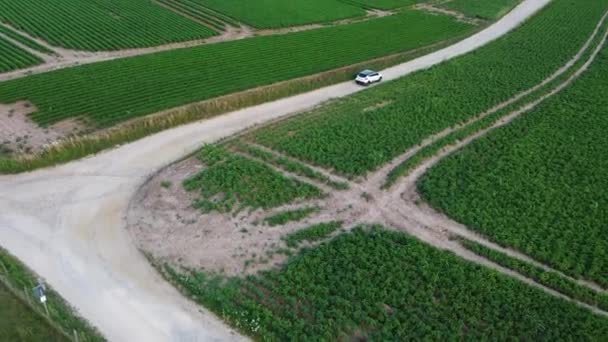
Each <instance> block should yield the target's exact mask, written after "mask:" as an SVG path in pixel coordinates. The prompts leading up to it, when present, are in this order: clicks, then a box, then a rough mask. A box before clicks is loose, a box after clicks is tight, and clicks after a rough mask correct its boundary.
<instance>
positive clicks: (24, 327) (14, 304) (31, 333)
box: [0, 282, 70, 342]
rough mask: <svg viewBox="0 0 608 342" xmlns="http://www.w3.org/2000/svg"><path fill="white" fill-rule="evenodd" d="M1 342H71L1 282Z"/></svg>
mask: <svg viewBox="0 0 608 342" xmlns="http://www.w3.org/2000/svg"><path fill="white" fill-rule="evenodd" d="M0 317H2V319H0V341H10V342H12V341H44V342H55V341H69V340H70V339H69V338H68V337H66V336H65V335H64V334H62V333H61V332H58V331H56V330H55V329H54V328H53V327H52V326H51V325H49V323H48V322H47V320H45V319H44V317H43V316H40V315H39V314H37V313H35V312H32V309H31V308H30V306H29V305H28V304H27V303H26V302H25V301H24V300H22V299H21V298H20V297H18V296H16V295H15V294H14V293H13V291H11V290H9V289H8V288H7V287H6V286H4V285H3V283H2V282H0Z"/></svg>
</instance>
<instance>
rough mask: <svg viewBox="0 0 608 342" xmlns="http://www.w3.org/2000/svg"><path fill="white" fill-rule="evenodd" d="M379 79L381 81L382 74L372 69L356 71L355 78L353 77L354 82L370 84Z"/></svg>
mask: <svg viewBox="0 0 608 342" xmlns="http://www.w3.org/2000/svg"><path fill="white" fill-rule="evenodd" d="M380 81H382V75H381V74H380V73H379V72H377V71H373V70H363V71H361V72H360V73H358V74H357V78H355V82H357V83H358V84H361V85H370V84H372V83H376V82H380Z"/></svg>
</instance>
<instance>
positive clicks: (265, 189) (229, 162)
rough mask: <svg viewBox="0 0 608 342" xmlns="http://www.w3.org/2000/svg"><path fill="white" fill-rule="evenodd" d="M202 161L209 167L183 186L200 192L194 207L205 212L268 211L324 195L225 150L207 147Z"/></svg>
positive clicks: (200, 154) (202, 152) (203, 152)
mask: <svg viewBox="0 0 608 342" xmlns="http://www.w3.org/2000/svg"><path fill="white" fill-rule="evenodd" d="M199 159H200V160H201V161H202V162H203V163H204V164H205V165H206V166H207V168H206V169H204V170H202V171H200V172H199V173H197V174H196V175H194V176H191V177H190V178H188V179H186V180H185V181H184V187H185V188H186V190H188V191H193V190H199V191H200V192H201V195H202V197H201V198H199V199H196V200H195V201H194V204H193V205H194V207H196V208H199V209H201V210H202V211H203V212H210V211H213V210H217V211H219V212H231V211H233V210H240V209H242V208H253V209H256V208H264V209H268V208H273V207H278V206H280V205H283V204H287V203H290V202H292V201H294V200H296V199H311V198H319V197H322V196H323V194H322V193H321V191H320V190H319V189H317V188H315V187H313V186H312V185H309V184H305V183H302V182H299V181H297V180H295V179H292V178H287V177H285V176H283V175H281V174H280V173H278V172H276V171H274V170H273V169H272V168H270V167H269V166H268V165H265V164H263V163H260V162H257V161H254V160H251V159H248V158H245V157H241V156H239V155H236V154H231V153H229V152H227V151H226V150H224V149H223V148H222V147H216V146H211V145H207V146H205V147H204V148H203V149H202V150H201V152H200V153H199ZM237 206H238V207H237Z"/></svg>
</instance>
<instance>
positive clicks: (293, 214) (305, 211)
mask: <svg viewBox="0 0 608 342" xmlns="http://www.w3.org/2000/svg"><path fill="white" fill-rule="evenodd" d="M318 210H319V208H317V207H308V208H302V209H295V210H285V211H282V212H280V213H278V214H274V215H272V216H268V217H266V218H265V219H264V222H266V223H267V224H268V225H270V226H271V227H274V226H281V225H284V224H285V223H287V222H293V221H300V220H302V219H303V218H305V217H306V216H308V215H310V214H312V213H314V212H316V211H318Z"/></svg>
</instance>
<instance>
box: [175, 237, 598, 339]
mask: <svg viewBox="0 0 608 342" xmlns="http://www.w3.org/2000/svg"><path fill="white" fill-rule="evenodd" d="M165 271H166V273H167V275H168V277H169V278H170V279H171V280H172V281H174V282H175V283H176V284H178V285H179V286H180V288H181V289H182V290H183V291H184V292H185V293H187V294H188V295H189V296H191V297H192V298H195V300H197V301H199V302H201V303H202V304H204V305H206V306H207V307H209V308H210V309H212V310H213V311H215V312H216V313H217V314H218V315H221V316H222V317H224V318H225V319H226V320H227V321H228V322H229V323H230V324H231V325H232V326H234V327H235V328H237V329H239V330H241V331H242V332H244V333H247V334H249V335H251V336H252V337H254V338H256V339H259V340H268V341H290V340H292V341H296V340H297V341H321V340H324V341H330V340H331V341H335V340H345V341H346V340H372V341H382V340H391V341H394V340H400V341H405V340H532V341H554V340H601V339H603V338H604V337H605V336H608V320H607V319H606V318H605V317H602V316H597V315H594V314H592V313H591V312H590V311H588V310H585V309H582V308H580V307H578V306H576V305H574V304H572V303H569V302H567V301H565V300H563V299H560V298H556V297H554V296H551V295H549V294H546V293H544V292H542V291H540V290H539V289H536V288H533V287H530V286H528V285H526V284H524V283H522V282H519V281H518V280H515V279H513V278H510V277H508V276H505V275H502V274H500V273H497V272H494V271H491V270H489V269H487V268H485V267H482V266H479V265H475V264H471V263H468V262H466V261H464V260H462V259H460V258H459V257H456V256H455V255H453V254H451V253H449V252H445V251H440V250H438V249H435V248H433V247H430V246H428V245H426V244H424V243H421V242H420V241H418V240H416V239H414V238H411V237H408V236H407V235H405V234H403V233H398V232H391V231H387V230H384V229H382V228H379V227H376V228H372V229H368V228H357V229H355V230H354V231H352V232H349V233H343V234H341V235H339V236H338V237H336V238H335V239H333V240H330V241H329V242H326V243H323V244H321V245H320V246H318V247H317V248H314V249H307V250H304V251H302V252H301V253H300V254H298V255H295V256H293V257H292V258H290V260H289V261H288V262H287V263H286V264H285V265H284V266H283V267H282V268H281V269H279V270H273V271H268V272H264V273H262V274H260V275H256V276H249V277H247V278H245V279H243V278H230V279H225V278H221V277H215V276H211V275H208V274H204V273H200V272H192V273H179V272H177V271H176V270H174V269H172V268H171V267H169V266H166V267H165ZM505 303H508V304H505Z"/></svg>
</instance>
